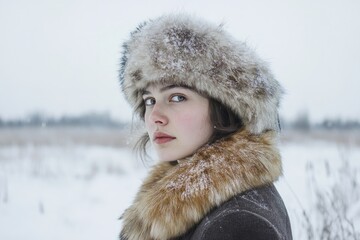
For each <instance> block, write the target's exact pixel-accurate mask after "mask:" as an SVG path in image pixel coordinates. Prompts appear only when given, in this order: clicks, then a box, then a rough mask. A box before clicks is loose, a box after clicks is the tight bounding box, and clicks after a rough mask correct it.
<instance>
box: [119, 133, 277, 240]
mask: <svg viewBox="0 0 360 240" xmlns="http://www.w3.org/2000/svg"><path fill="white" fill-rule="evenodd" d="M275 135H276V133H274V132H270V131H269V132H267V133H264V134H262V135H251V134H249V132H248V131H240V132H237V133H235V134H234V135H232V136H230V137H228V138H225V139H222V140H220V141H217V142H215V143H213V144H211V145H206V146H204V147H202V148H200V149H199V150H198V151H197V152H196V153H195V154H194V155H192V156H191V157H189V158H187V159H183V160H180V161H178V164H176V165H172V164H171V163H168V162H161V163H159V164H157V165H155V166H154V168H153V169H152V171H151V172H150V173H149V176H148V177H147V178H146V179H145V181H144V183H143V185H142V186H141V188H140V191H139V192H138V194H137V196H136V198H135V200H134V202H133V204H132V206H130V208H128V209H127V210H126V211H125V212H124V214H123V216H122V219H123V229H122V232H121V236H120V239H128V240H152V239H154V240H155V239H156V240H166V239H171V238H174V237H176V236H179V235H182V234H184V233H185V232H187V231H188V230H189V229H190V228H191V227H192V226H194V225H195V224H196V223H198V222H199V221H200V220H201V219H202V218H203V217H205V215H206V214H207V213H208V212H209V211H210V210H211V209H212V208H214V207H217V206H219V205H220V204H222V203H224V202H225V201H227V200H229V199H230V198H231V197H233V196H235V195H237V194H239V193H241V192H244V191H246V190H249V189H251V188H254V187H258V186H261V185H264V184H268V183H271V182H274V181H275V180H277V178H278V177H279V176H280V175H281V171H282V168H281V159H280V154H279V152H278V149H277V148H276V146H275V143H274V141H275V140H276V136H275Z"/></svg>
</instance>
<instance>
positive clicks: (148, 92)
mask: <svg viewBox="0 0 360 240" xmlns="http://www.w3.org/2000/svg"><path fill="white" fill-rule="evenodd" d="M173 88H185V89H189V90H191V88H190V87H188V86H182V85H169V86H165V87H162V88H160V90H159V91H160V92H164V91H167V90H169V89H173ZM141 93H142V95H150V94H151V92H150V91H149V90H145V89H144V90H143V91H142V92H141Z"/></svg>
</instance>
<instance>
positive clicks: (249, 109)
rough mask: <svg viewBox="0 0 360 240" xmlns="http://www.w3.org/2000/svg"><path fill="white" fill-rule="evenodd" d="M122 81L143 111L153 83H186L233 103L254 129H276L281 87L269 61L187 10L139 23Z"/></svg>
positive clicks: (128, 44)
mask: <svg viewBox="0 0 360 240" xmlns="http://www.w3.org/2000/svg"><path fill="white" fill-rule="evenodd" d="M120 82H121V86H122V90H123V92H124V94H125V97H126V99H127V100H128V101H129V102H130V104H131V105H132V106H133V107H134V108H135V109H137V110H138V111H139V113H140V115H141V114H142V112H143V110H144V109H143V108H142V107H143V106H142V105H143V104H142V96H141V94H142V91H143V90H144V89H145V88H146V87H147V86H148V85H149V84H150V83H163V84H175V85H185V86H188V87H191V88H194V89H195V90H197V91H199V92H201V93H203V94H206V95H207V96H209V97H212V98H214V99H216V100H218V101H220V102H221V103H223V104H224V105H225V106H227V107H229V108H230V109H232V110H233V111H234V112H235V113H236V114H237V115H238V116H239V117H240V118H241V119H242V121H243V122H244V124H245V125H246V127H247V129H249V131H250V132H252V133H255V134H258V133H261V132H263V131H264V130H268V129H272V130H277V129H278V111H277V109H278V105H279V101H280V97H281V94H282V88H281V86H280V84H279V83H278V82H277V81H276V80H275V79H274V77H273V75H272V74H271V72H270V70H269V69H268V67H267V64H266V63H265V62H263V61H262V60H261V59H259V58H258V57H257V55H256V54H255V53H254V52H253V51H252V50H251V49H250V48H249V47H248V46H247V45H246V44H245V43H243V42H238V41H235V40H234V39H233V38H232V37H231V36H229V35H228V34H227V33H226V32H225V31H224V30H223V29H222V27H221V26H214V25H211V24H208V23H206V22H203V21H201V20H198V19H194V18H193V17H189V16H187V15H170V16H163V17H160V18H158V19H155V20H152V21H149V22H147V23H144V24H142V25H141V26H139V27H138V29H137V30H136V31H135V32H133V33H132V34H131V38H130V40H129V41H127V42H125V44H124V51H123V56H122V64H121V70H120Z"/></svg>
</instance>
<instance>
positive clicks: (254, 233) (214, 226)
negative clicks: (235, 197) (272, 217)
mask: <svg viewBox="0 0 360 240" xmlns="http://www.w3.org/2000/svg"><path fill="white" fill-rule="evenodd" d="M195 235H197V237H195V239H201V240H222V239H226V240H235V239H236V240H238V239H241V240H278V239H285V238H284V237H283V236H281V234H280V233H279V232H278V230H277V229H276V227H275V226H274V225H273V224H272V223H271V222H270V221H268V220H267V219H265V218H264V217H263V216H260V215H257V214H256V213H253V212H248V211H236V212H231V213H223V214H221V215H219V216H217V217H216V218H214V219H211V220H209V221H208V222H207V223H206V224H205V226H204V228H203V229H202V230H201V231H200V232H197V233H196V234H195Z"/></svg>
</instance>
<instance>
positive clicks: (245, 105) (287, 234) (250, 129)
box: [120, 15, 292, 240]
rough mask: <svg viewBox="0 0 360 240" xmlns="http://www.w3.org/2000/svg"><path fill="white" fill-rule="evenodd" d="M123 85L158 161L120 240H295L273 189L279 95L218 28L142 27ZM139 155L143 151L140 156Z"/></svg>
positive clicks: (189, 23)
mask: <svg viewBox="0 0 360 240" xmlns="http://www.w3.org/2000/svg"><path fill="white" fill-rule="evenodd" d="M120 82H121V86H122V89H123V92H124V94H125V97H126V99H127V100H128V101H129V103H130V104H131V105H132V106H133V107H134V110H135V113H137V114H139V116H140V117H141V118H142V119H143V120H144V122H145V126H146V130H147V133H146V134H145V135H144V136H143V138H142V139H140V141H139V143H140V145H139V146H140V148H141V149H145V146H146V144H147V143H148V142H149V141H150V142H151V144H152V145H153V147H154V148H155V151H156V153H157V155H158V158H159V160H160V161H159V163H157V164H156V165H155V166H154V167H153V169H152V170H151V172H150V173H149V176H148V177H147V178H146V179H145V181H144V182H143V184H142V186H141V188H140V190H139V192H138V194H137V196H136V198H135V200H134V202H133V204H132V205H131V206H130V207H129V208H128V209H127V210H126V211H125V213H124V214H123V216H122V219H123V229H122V231H121V234H120V239H124V240H125V239H126V240H135V239H136V240H142V239H159V240H165V239H193V240H195V239H196V240H198V239H206V240H212V239H230V240H231V239H292V236H291V228H290V222H289V218H288V215H287V212H286V208H285V206H284V204H283V202H282V199H281V197H280V195H279V194H278V192H277V191H276V189H275V187H274V185H273V182H274V181H276V180H277V179H278V177H279V176H280V175H281V170H282V169H281V159H280V154H279V152H278V149H277V148H276V146H275V143H276V137H277V132H278V130H279V124H278V105H279V101H280V96H281V94H282V88H281V86H280V85H279V83H278V82H277V81H276V80H275V79H274V78H273V76H272V74H271V72H270V71H269V69H268V68H267V66H266V64H265V63H264V62H263V61H261V60H260V59H259V58H258V57H257V56H256V55H255V53H253V52H252V51H251V50H250V49H249V48H248V47H247V46H246V45H245V44H244V43H240V42H237V41H235V40H234V39H232V38H231V37H230V36H229V35H228V34H227V33H226V32H224V31H223V30H222V28H221V26H213V25H211V24H208V23H206V22H203V21H201V20H197V19H194V18H191V17H189V16H183V15H170V16H163V17H160V18H158V19H155V20H153V21H149V22H147V23H145V24H142V25H141V26H140V27H138V28H137V30H136V31H134V32H133V33H132V34H131V38H130V40H129V41H127V42H126V43H125V44H124V52H123V57H122V66H121V71H120ZM144 151H145V150H144Z"/></svg>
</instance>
